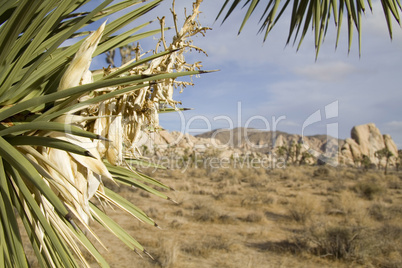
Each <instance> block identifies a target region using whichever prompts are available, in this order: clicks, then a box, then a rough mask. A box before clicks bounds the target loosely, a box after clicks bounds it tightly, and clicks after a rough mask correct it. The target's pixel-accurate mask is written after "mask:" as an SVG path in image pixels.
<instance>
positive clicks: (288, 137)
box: [137, 123, 398, 166]
mask: <svg viewBox="0 0 402 268" xmlns="http://www.w3.org/2000/svg"><path fill="white" fill-rule="evenodd" d="M137 147H138V149H139V151H141V152H142V153H143V154H145V155H147V154H148V155H149V154H151V155H159V156H162V155H175V156H178V157H191V156H194V155H195V154H197V155H203V156H206V157H218V158H219V157H220V158H227V159H229V158H232V159H233V158H234V157H249V156H252V157H257V158H258V157H260V158H264V157H270V158H275V157H276V158H282V159H284V160H285V161H287V162H291V163H304V164H314V163H316V162H317V160H318V159H319V160H323V161H324V162H326V163H335V164H339V163H340V164H342V165H347V166H356V165H357V166H360V165H363V164H364V165H367V164H372V165H376V166H378V165H384V163H385V161H386V160H385V159H382V158H381V157H379V156H378V154H377V152H378V151H379V150H382V149H384V148H386V149H387V150H388V151H389V152H390V153H391V154H392V155H393V156H394V157H391V158H390V159H389V162H388V164H389V165H395V164H396V163H397V160H398V159H397V156H398V148H397V146H396V145H395V143H394V141H393V140H392V138H391V136H390V135H382V134H381V132H380V130H379V129H378V128H377V127H376V126H375V125H374V124H373V123H370V124H366V125H359V126H355V127H353V129H352V131H351V138H347V139H346V140H339V139H335V138H332V137H329V136H326V135H315V136H307V137H301V136H299V135H295V134H287V133H284V132H279V131H277V132H269V131H259V130H253V129H244V128H235V129H232V130H223V129H220V130H216V131H212V132H208V133H203V134H201V135H198V136H192V135H189V134H183V133H180V132H175V131H174V132H168V131H160V132H158V133H151V134H148V135H144V136H143V137H142V139H141V141H140V142H139V143H138V144H137Z"/></svg>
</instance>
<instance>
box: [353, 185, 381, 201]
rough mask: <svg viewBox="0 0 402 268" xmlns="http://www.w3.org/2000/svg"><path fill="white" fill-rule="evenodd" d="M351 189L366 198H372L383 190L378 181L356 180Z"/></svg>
mask: <svg viewBox="0 0 402 268" xmlns="http://www.w3.org/2000/svg"><path fill="white" fill-rule="evenodd" d="M352 190H353V191H355V192H356V193H358V194H360V195H361V196H362V197H363V198H366V199H368V200H373V199H374V197H375V196H376V195H379V194H380V193H382V192H383V191H384V189H383V188H382V187H381V186H380V185H379V183H377V182H372V181H362V182H358V183H356V184H355V185H354V186H353V187H352Z"/></svg>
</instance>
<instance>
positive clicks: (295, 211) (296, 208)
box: [288, 196, 316, 224]
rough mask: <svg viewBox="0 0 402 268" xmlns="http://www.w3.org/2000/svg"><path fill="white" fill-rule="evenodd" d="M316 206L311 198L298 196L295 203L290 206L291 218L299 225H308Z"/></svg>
mask: <svg viewBox="0 0 402 268" xmlns="http://www.w3.org/2000/svg"><path fill="white" fill-rule="evenodd" d="M315 208H316V205H315V203H314V200H313V199H312V198H311V197H309V196H297V197H296V198H295V200H294V201H293V202H290V203H289V205H288V212H289V216H290V217H291V218H292V219H293V220H295V221H296V222H299V223H303V224H304V223H306V221H307V220H308V219H310V217H311V215H312V213H313V211H314V210H315Z"/></svg>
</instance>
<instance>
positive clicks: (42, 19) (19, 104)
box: [0, 0, 206, 267]
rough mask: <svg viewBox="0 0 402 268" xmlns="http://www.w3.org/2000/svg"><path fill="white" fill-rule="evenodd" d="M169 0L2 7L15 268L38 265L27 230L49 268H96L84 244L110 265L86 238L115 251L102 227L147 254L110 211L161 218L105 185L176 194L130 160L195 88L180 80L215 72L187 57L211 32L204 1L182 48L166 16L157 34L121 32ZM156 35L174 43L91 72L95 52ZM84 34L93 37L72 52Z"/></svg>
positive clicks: (3, 134)
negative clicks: (201, 17)
mask: <svg viewBox="0 0 402 268" xmlns="http://www.w3.org/2000/svg"><path fill="white" fill-rule="evenodd" d="M161 1H162V0H155V1H152V2H149V3H146V4H142V2H144V1H142V0H138V1H135V0H126V1H121V2H119V3H116V4H113V3H112V0H105V1H103V2H102V3H100V4H99V5H97V6H96V7H94V8H93V9H92V10H91V11H89V12H83V11H82V8H83V6H84V5H85V4H89V3H91V2H93V1H90V0H63V1H60V0H43V1H32V0H5V1H1V2H0V106H1V108H0V122H1V124H0V215H1V220H0V240H1V243H0V247H1V250H0V255H1V257H0V261H1V264H2V266H3V267H28V266H29V265H28V260H27V258H26V256H25V253H24V245H23V241H22V239H21V235H20V231H21V230H20V227H21V228H23V229H25V231H26V233H27V235H28V237H29V241H30V243H31V245H32V248H33V250H34V252H35V254H36V257H37V260H38V263H39V265H40V266H41V267H77V266H89V264H88V262H87V260H86V259H85V257H84V254H83V253H82V251H81V249H84V250H87V251H88V252H89V253H90V254H91V255H92V256H93V257H94V258H95V260H96V261H97V262H98V263H99V264H100V265H101V266H102V267H107V266H108V264H107V262H106V261H105V259H104V258H103V257H102V256H101V254H100V253H99V252H98V250H97V249H96V247H95V246H94V245H93V244H92V243H91V242H90V240H89V239H88V238H87V237H86V235H84V231H86V233H90V234H92V235H93V236H94V237H95V238H96V239H97V240H98V241H99V242H100V245H103V244H102V242H101V240H100V239H99V238H98V237H97V235H96V234H95V233H94V232H93V230H92V229H91V227H90V226H91V225H90V223H91V221H93V220H95V221H97V222H99V223H100V224H101V225H102V226H104V227H105V228H106V229H108V230H109V231H111V232H112V233H113V234H114V235H116V236H117V237H118V238H119V239H120V240H121V241H123V242H124V243H125V244H126V245H127V246H128V247H130V248H131V249H132V250H134V251H137V252H138V251H141V252H144V253H147V252H146V250H145V249H144V248H143V247H142V246H141V245H140V244H139V243H138V242H137V241H136V240H135V239H134V238H133V237H131V236H130V235H129V234H128V233H127V232H126V231H125V230H124V229H123V228H121V227H120V226H119V225H118V224H117V223H116V222H114V221H113V220H112V219H111V218H109V217H108V216H107V213H106V212H105V210H104V207H106V206H117V207H119V208H121V209H122V210H124V211H126V212H128V213H130V214H131V215H132V216H134V217H136V218H137V219H139V220H140V221H142V222H145V223H148V224H151V225H154V226H156V223H155V222H154V221H153V220H152V219H151V218H149V217H148V216H147V215H146V214H145V213H144V212H143V211H142V210H141V209H139V208H137V207H136V206H135V205H134V204H131V203H130V202H129V201H127V200H125V199H124V198H123V197H121V196H120V195H118V194H117V193H116V192H114V191H112V190H111V189H108V188H107V187H106V186H105V185H104V183H103V181H104V180H109V181H111V182H112V183H117V184H125V185H129V186H134V187H137V188H140V189H142V190H145V191H148V192H150V193H152V194H156V195H157V196H160V197H162V198H165V199H168V196H166V195H165V194H164V193H162V192H159V191H157V190H155V189H154V188H153V187H152V186H158V187H162V188H165V189H170V188H169V187H168V186H166V185H164V184H162V183H160V182H158V181H156V180H154V179H152V178H150V177H148V176H145V175H144V174H141V173H140V172H138V171H137V170H136V169H135V167H132V166H131V165H129V164H128V163H127V161H126V158H127V157H130V158H133V157H139V155H138V152H137V151H136V149H135V148H136V141H137V139H138V136H139V134H140V133H141V132H146V131H155V130H157V129H158V128H159V124H158V112H159V111H160V110H161V105H163V107H166V106H169V107H170V108H168V109H170V110H177V109H178V108H177V107H176V104H177V102H175V101H174V100H173V99H172V94H173V89H174V87H175V86H185V85H186V84H187V83H185V82H178V81H176V78H177V77H180V76H191V75H197V74H200V73H202V72H203V71H201V70H199V68H200V67H201V66H200V64H199V63H195V64H191V65H189V64H187V63H186V62H185V61H184V57H183V53H184V52H185V51H186V49H188V48H195V47H194V46H193V44H192V43H191V40H189V39H188V38H190V37H191V36H193V35H195V34H198V33H200V32H201V33H203V32H204V31H205V30H206V28H202V27H201V26H200V24H199V23H198V21H197V17H198V16H197V15H198V13H199V11H198V8H199V5H200V3H201V2H202V1H200V0H198V1H196V2H195V3H194V6H193V13H192V14H191V15H190V16H188V17H187V18H186V21H185V23H184V26H183V28H182V29H177V26H176V28H175V31H176V37H175V38H174V40H173V43H172V44H171V45H167V42H166V40H165V38H164V31H165V29H166V28H165V25H164V19H163V18H162V19H160V27H159V25H158V27H157V28H156V29H154V30H150V31H145V32H141V33H139V31H140V30H142V29H143V28H144V27H145V26H148V25H149V24H150V22H147V23H144V24H142V25H137V26H136V27H134V28H132V29H129V30H128V31H126V32H123V33H120V34H116V33H117V32H118V31H119V30H121V29H122V28H123V27H124V26H126V25H128V24H129V23H131V22H133V21H135V20H136V19H138V18H140V17H141V16H143V15H146V14H147V12H149V11H150V10H152V9H154V8H155V7H156V6H158V5H159V3H160V2H161ZM95 2H96V1H95ZM136 4H141V5H139V7H138V8H136V9H134V10H132V11H127V12H126V13H125V14H124V15H121V16H120V17H119V18H118V19H116V20H114V21H109V22H106V17H107V16H109V15H111V14H114V13H116V12H119V11H123V10H126V9H128V8H129V7H131V6H133V5H136ZM173 16H174V17H176V16H175V13H174V11H173ZM98 22H100V23H98ZM92 24H97V25H99V24H101V25H100V27H99V28H98V29H97V30H96V31H95V32H92V33H90V32H88V31H85V29H87V28H84V27H87V26H88V25H92ZM175 25H177V23H175ZM155 34H161V36H162V37H161V39H160V43H159V44H158V45H157V49H156V50H155V51H153V53H150V54H146V55H140V54H139V55H138V57H136V59H134V60H132V61H131V62H128V63H127V64H125V65H124V66H121V67H119V68H114V69H111V68H106V69H104V70H103V71H98V72H91V71H89V66H90V63H91V59H92V58H93V57H94V56H96V55H99V54H102V53H105V52H107V51H111V50H113V49H116V48H118V47H122V46H125V45H127V44H130V43H133V42H137V41H138V40H140V39H142V38H145V37H148V36H153V35H155ZM81 36H84V37H85V38H84V39H82V40H80V41H78V42H75V43H74V42H72V43H73V44H72V45H70V46H62V45H63V44H66V41H67V40H70V39H74V38H77V37H81ZM159 47H162V49H160V50H161V51H158V49H159ZM168 109H166V108H164V110H168ZM125 148H126V149H125ZM125 152H127V154H126V153H125ZM95 199H97V200H98V202H94V200H95ZM95 204H100V205H98V206H97V205H95ZM19 223H20V225H19Z"/></svg>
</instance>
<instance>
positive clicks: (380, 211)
mask: <svg viewBox="0 0 402 268" xmlns="http://www.w3.org/2000/svg"><path fill="white" fill-rule="evenodd" d="M368 213H369V215H370V216H371V217H372V218H373V219H375V220H377V221H383V220H386V219H389V215H387V212H386V208H385V207H384V205H382V204H380V203H374V204H372V205H371V206H370V207H369V208H368Z"/></svg>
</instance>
